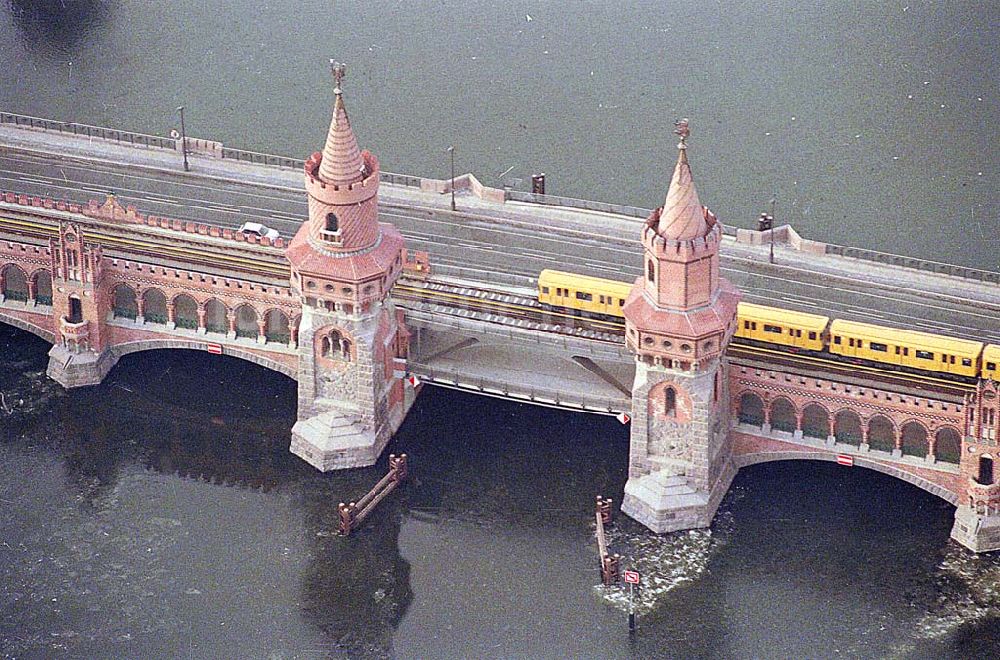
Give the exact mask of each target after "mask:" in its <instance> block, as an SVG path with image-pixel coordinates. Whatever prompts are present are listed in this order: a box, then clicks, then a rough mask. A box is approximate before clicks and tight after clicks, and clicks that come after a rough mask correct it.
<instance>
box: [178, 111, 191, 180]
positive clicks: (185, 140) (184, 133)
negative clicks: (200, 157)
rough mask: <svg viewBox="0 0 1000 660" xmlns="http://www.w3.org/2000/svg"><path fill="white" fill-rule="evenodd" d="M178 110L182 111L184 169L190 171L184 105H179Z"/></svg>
mask: <svg viewBox="0 0 1000 660" xmlns="http://www.w3.org/2000/svg"><path fill="white" fill-rule="evenodd" d="M177 112H179V113H181V152H182V153H183V154H184V171H185V172H190V171H191V168H190V167H189V166H188V146H187V132H186V131H185V130H184V106H183V105H182V106H179V107H178V108H177Z"/></svg>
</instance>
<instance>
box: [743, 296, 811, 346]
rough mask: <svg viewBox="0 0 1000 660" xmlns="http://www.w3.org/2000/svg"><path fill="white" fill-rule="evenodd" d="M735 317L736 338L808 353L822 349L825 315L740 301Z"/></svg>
mask: <svg viewBox="0 0 1000 660" xmlns="http://www.w3.org/2000/svg"><path fill="white" fill-rule="evenodd" d="M737 316H738V318H737V326H736V336H737V337H742V338H744V339H752V340H756V341H763V342H768V343H771V344H782V345H785V346H792V347H794V348H801V349H805V350H809V351H822V350H823V333H824V332H825V331H826V326H827V325H828V324H829V323H830V317H828V316H820V315H819V314H806V313H805V312H795V311H792V310H789V309H778V308H776V307H767V306H764V305H754V304H753V303H742V302H741V303H740V304H739V307H738V311H737Z"/></svg>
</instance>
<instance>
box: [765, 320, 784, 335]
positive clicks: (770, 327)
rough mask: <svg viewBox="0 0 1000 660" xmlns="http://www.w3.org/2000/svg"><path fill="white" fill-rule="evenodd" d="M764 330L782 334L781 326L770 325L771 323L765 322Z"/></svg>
mask: <svg viewBox="0 0 1000 660" xmlns="http://www.w3.org/2000/svg"><path fill="white" fill-rule="evenodd" d="M764 332H773V333H775V334H778V335H780V334H781V328H779V327H778V326H776V325H770V324H767V323H765V324H764Z"/></svg>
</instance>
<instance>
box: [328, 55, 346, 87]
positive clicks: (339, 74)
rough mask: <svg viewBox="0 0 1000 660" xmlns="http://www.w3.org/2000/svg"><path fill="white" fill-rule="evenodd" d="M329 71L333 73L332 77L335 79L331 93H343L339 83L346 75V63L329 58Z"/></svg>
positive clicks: (341, 82)
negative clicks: (335, 82)
mask: <svg viewBox="0 0 1000 660" xmlns="http://www.w3.org/2000/svg"><path fill="white" fill-rule="evenodd" d="M330 72H331V73H333V79H334V80H336V81H337V86H336V87H334V88H333V93H334V94H336V95H337V96H340V95H341V94H342V93H343V91H342V90H341V85H342V84H343V82H344V76H345V75H347V65H345V64H344V63H342V62H338V61H336V60H334V59H333V58H331V59H330Z"/></svg>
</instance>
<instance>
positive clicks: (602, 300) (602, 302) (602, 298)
mask: <svg viewBox="0 0 1000 660" xmlns="http://www.w3.org/2000/svg"><path fill="white" fill-rule="evenodd" d="M601 304H602V305H603V304H604V296H601Z"/></svg>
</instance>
